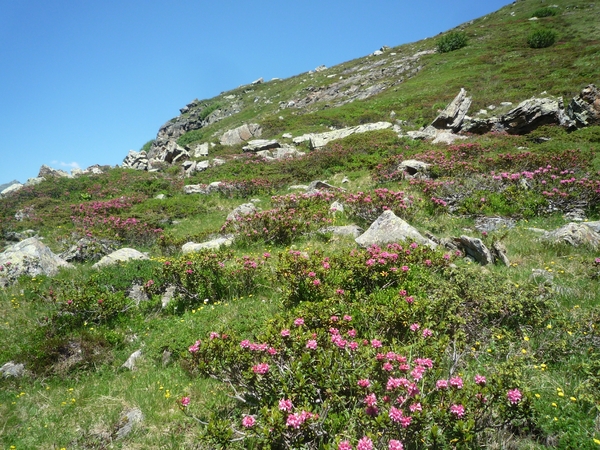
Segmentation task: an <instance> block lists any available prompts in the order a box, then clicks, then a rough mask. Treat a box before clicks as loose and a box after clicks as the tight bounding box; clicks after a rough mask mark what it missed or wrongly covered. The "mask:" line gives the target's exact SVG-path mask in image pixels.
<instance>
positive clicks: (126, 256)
mask: <svg viewBox="0 0 600 450" xmlns="http://www.w3.org/2000/svg"><path fill="white" fill-rule="evenodd" d="M131 259H148V257H147V256H146V255H144V254H143V253H142V252H139V251H137V250H136V249H134V248H121V249H119V250H117V251H114V252H112V253H111V254H110V255H106V256H105V257H103V258H102V259H101V260H100V261H98V262H97V263H96V264H94V265H93V266H92V267H96V268H99V267H103V266H108V265H111V264H116V263H118V262H119V261H121V262H126V261H129V260H131Z"/></svg>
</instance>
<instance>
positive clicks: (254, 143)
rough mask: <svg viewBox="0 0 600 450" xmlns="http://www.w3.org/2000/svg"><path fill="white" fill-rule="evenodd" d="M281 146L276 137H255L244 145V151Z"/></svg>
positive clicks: (256, 150)
mask: <svg viewBox="0 0 600 450" xmlns="http://www.w3.org/2000/svg"><path fill="white" fill-rule="evenodd" d="M279 147H281V144H279V142H277V141H276V140H275V139H253V140H251V141H248V142H247V144H246V145H245V146H244V147H242V150H243V151H244V152H258V151H261V150H271V149H274V148H279Z"/></svg>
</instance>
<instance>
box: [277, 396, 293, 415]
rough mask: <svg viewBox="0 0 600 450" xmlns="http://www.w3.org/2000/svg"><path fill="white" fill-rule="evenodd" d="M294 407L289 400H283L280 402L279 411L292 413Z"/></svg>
mask: <svg viewBox="0 0 600 450" xmlns="http://www.w3.org/2000/svg"><path fill="white" fill-rule="evenodd" d="M293 407H294V405H292V401H291V400H289V399H285V398H284V399H281V400H279V410H280V411H286V412H291V411H292V408H293Z"/></svg>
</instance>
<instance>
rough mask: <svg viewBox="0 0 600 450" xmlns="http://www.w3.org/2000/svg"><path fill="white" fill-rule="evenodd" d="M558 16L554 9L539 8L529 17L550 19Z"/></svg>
mask: <svg viewBox="0 0 600 450" xmlns="http://www.w3.org/2000/svg"><path fill="white" fill-rule="evenodd" d="M557 14H558V11H557V10H556V8H548V7H545V8H539V9H536V10H535V11H534V12H533V14H531V17H538V18H540V17H551V16H556V15H557Z"/></svg>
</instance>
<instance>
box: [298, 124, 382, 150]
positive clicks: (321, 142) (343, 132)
mask: <svg viewBox="0 0 600 450" xmlns="http://www.w3.org/2000/svg"><path fill="white" fill-rule="evenodd" d="M391 127H392V124H391V123H390V122H376V123H367V124H364V125H358V126H355V127H348V128H340V129H339V130H333V131H327V132H325V133H309V134H303V135H302V136H298V137H295V138H294V139H293V142H294V144H296V145H298V144H301V143H303V142H308V144H309V147H310V148H312V149H315V148H320V147H324V146H325V145H327V144H328V143H329V142H331V141H334V140H336V139H343V138H345V137H348V136H350V135H352V134H360V133H366V132H369V131H376V130H385V129H387V128H391Z"/></svg>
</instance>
